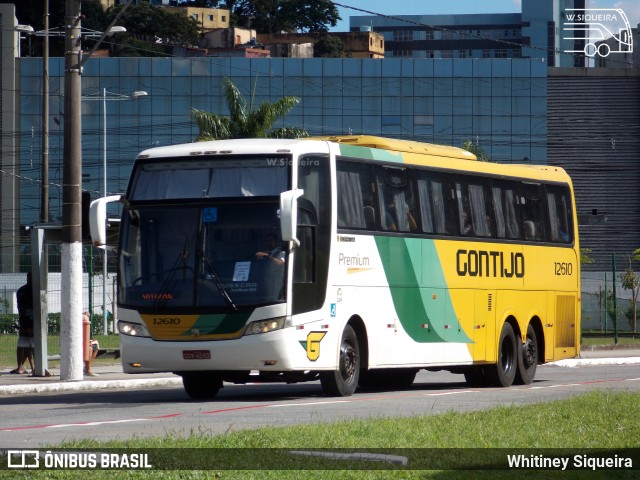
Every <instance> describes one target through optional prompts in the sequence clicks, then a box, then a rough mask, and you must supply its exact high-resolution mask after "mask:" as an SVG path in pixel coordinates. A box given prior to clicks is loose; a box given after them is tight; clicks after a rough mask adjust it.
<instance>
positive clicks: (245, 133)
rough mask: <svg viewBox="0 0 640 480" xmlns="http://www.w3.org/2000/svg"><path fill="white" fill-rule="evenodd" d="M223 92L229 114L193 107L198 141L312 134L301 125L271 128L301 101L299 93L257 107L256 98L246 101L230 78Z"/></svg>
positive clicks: (192, 113) (192, 111)
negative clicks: (219, 113)
mask: <svg viewBox="0 0 640 480" xmlns="http://www.w3.org/2000/svg"><path fill="white" fill-rule="evenodd" d="M256 81H257V80H256ZM224 93H225V96H226V99H227V107H228V108H229V116H223V115H218V114H215V113H211V112H205V111H202V110H197V109H195V108H192V109H191V117H192V119H193V121H194V122H195V123H196V125H197V126H198V128H199V134H198V137H197V138H196V141H199V142H200V141H204V140H224V139H227V138H298V137H307V136H308V135H309V134H308V133H307V131H306V130H304V129H302V128H299V127H284V128H278V129H275V130H273V129H272V127H273V124H274V123H275V121H276V120H277V119H278V118H279V117H284V116H285V115H286V114H287V113H288V112H289V111H290V110H291V109H292V108H293V107H294V106H295V105H297V104H298V103H299V102H300V99H299V98H297V97H290V96H288V97H283V98H281V99H280V100H277V101H275V102H264V103H262V104H260V105H259V106H258V108H256V109H255V110H254V109H253V99H252V100H251V102H250V103H247V100H246V99H245V98H244V97H243V96H242V94H241V93H240V91H239V90H238V87H236V86H235V85H234V84H233V82H232V81H231V80H229V79H227V80H226V83H225V85H224Z"/></svg>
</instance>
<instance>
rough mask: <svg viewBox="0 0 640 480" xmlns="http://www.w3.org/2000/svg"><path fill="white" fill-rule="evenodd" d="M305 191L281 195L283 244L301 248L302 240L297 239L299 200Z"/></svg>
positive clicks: (300, 190)
mask: <svg viewBox="0 0 640 480" xmlns="http://www.w3.org/2000/svg"><path fill="white" fill-rule="evenodd" d="M303 193H304V190H302V189H299V188H298V189H295V190H287V191H286V192H282V193H281V194H280V232H281V235H282V241H283V242H293V243H295V244H296V247H299V246H300V240H298V239H297V238H296V227H297V225H298V198H299V197H301V196H302V194H303Z"/></svg>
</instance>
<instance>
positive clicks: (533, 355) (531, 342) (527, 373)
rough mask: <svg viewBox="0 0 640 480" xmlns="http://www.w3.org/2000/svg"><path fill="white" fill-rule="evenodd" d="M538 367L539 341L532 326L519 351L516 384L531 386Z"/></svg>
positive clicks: (528, 329)
mask: <svg viewBox="0 0 640 480" xmlns="http://www.w3.org/2000/svg"><path fill="white" fill-rule="evenodd" d="M537 366H538V339H537V337H536V331H535V330H534V329H533V327H532V326H531V325H529V327H528V328H527V338H526V340H525V342H524V344H522V346H521V347H520V348H519V350H518V371H517V372H516V379H515V383H517V384H519V385H529V384H530V383H531V382H533V377H535V376H536V368H537Z"/></svg>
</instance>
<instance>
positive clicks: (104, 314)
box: [102, 88, 109, 335]
mask: <svg viewBox="0 0 640 480" xmlns="http://www.w3.org/2000/svg"><path fill="white" fill-rule="evenodd" d="M102 172H103V175H102V177H103V178H102V196H103V197H106V196H107V89H106V88H103V89H102ZM107 259H108V253H107V248H106V245H105V248H104V263H103V264H102V333H103V334H104V335H107V333H108V331H107V275H108V274H109V271H108V269H107Z"/></svg>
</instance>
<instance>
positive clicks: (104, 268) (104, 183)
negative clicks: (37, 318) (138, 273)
mask: <svg viewBox="0 0 640 480" xmlns="http://www.w3.org/2000/svg"><path fill="white" fill-rule="evenodd" d="M109 93H111V97H109V96H107V94H109ZM147 95H148V94H147V92H145V91H142V90H137V91H135V92H133V93H132V94H131V95H122V94H118V93H113V92H107V89H106V88H103V89H102V95H101V96H99V97H98V96H85V97H82V99H83V100H101V101H102V172H103V173H102V195H103V196H105V197H106V196H107V195H108V193H107V101H108V100H109V101H111V100H116V101H123V100H135V99H137V98H139V97H144V96H147ZM103 255H104V256H103V260H104V263H103V265H102V314H103V333H104V335H107V334H108V333H109V332H108V329H107V279H108V278H107V277H108V268H107V267H108V262H107V260H108V252H107V248H105V249H104V252H103Z"/></svg>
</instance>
